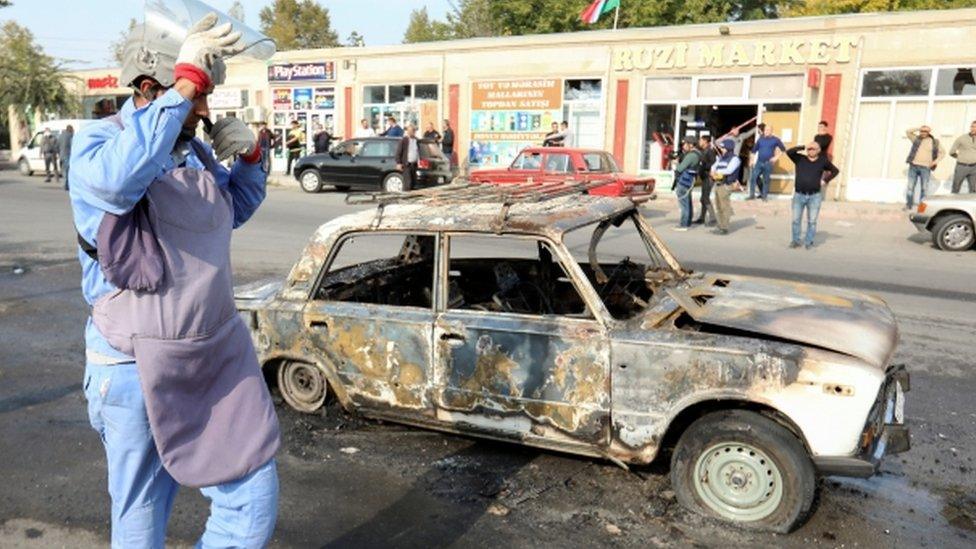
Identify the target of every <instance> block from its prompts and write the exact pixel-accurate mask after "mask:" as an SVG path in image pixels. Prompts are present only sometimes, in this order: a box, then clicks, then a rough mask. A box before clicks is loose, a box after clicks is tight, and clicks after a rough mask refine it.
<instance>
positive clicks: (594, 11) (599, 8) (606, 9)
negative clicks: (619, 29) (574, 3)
mask: <svg viewBox="0 0 976 549" xmlns="http://www.w3.org/2000/svg"><path fill="white" fill-rule="evenodd" d="M615 9H620V0H593V3H591V4H590V5H589V6H587V7H586V9H585V10H583V13H581V14H580V20H581V21H583V22H584V23H586V24H587V25H592V24H593V23H596V22H597V21H599V20H600V17H601V16H602V15H603V14H605V13H610V12H611V11H613V10H615Z"/></svg>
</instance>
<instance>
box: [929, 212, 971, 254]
mask: <svg viewBox="0 0 976 549" xmlns="http://www.w3.org/2000/svg"><path fill="white" fill-rule="evenodd" d="M932 242H933V243H934V244H935V245H936V247H938V248H939V249H940V250H946V251H949V252H959V251H963V250H968V249H969V248H972V247H973V242H976V232H974V231H973V221H972V220H971V219H969V218H968V217H966V216H965V215H962V214H952V215H947V216H945V217H942V218H941V219H939V220H938V221H936V223H935V227H933V228H932Z"/></svg>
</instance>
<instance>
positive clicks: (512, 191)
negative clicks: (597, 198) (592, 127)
mask: <svg viewBox="0 0 976 549" xmlns="http://www.w3.org/2000/svg"><path fill="white" fill-rule="evenodd" d="M612 182H613V181H611V180H598V181H585V182H574V181H573V180H571V179H568V180H566V181H558V182H555V183H511V184H501V185H495V184H491V183H478V182H472V181H465V180H460V181H455V182H452V183H450V184H447V185H443V186H440V187H431V188H429V189H421V190H418V191H410V192H405V193H391V192H361V193H351V194H348V195H346V204H350V205H357V204H376V210H377V211H376V221H375V225H379V223H380V220H381V219H382V217H383V208H384V207H385V206H387V205H388V204H424V205H430V206H445V205H452V204H456V205H460V204H498V205H499V206H500V210H499V212H498V218H497V219H496V220H495V221H494V222H493V223H492V228H493V229H494V230H495V231H501V230H502V229H504V227H505V222H506V220H507V219H508V212H509V210H510V209H511V206H512V205H513V204H534V203H539V202H545V201H548V200H554V199H557V198H563V197H566V196H572V195H581V194H586V193H588V192H589V191H590V189H594V188H596V187H602V186H604V185H607V184H610V183H612Z"/></svg>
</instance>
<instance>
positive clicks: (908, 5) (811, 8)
mask: <svg viewBox="0 0 976 549" xmlns="http://www.w3.org/2000/svg"><path fill="white" fill-rule="evenodd" d="M974 6H976V0H805V1H804V2H801V3H800V4H799V5H797V6H794V7H793V8H791V9H790V10H789V11H788V15H790V16H800V15H834V14H841V13H867V12H879V11H908V10H935V9H952V8H971V7H974Z"/></svg>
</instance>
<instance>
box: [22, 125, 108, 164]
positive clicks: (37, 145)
mask: <svg viewBox="0 0 976 549" xmlns="http://www.w3.org/2000/svg"><path fill="white" fill-rule="evenodd" d="M91 122H93V121H92V120H82V119H73V120H71V119H65V120H50V121H48V122H42V123H41V124H39V125H38V126H37V130H36V131H35V132H34V135H33V136H32V137H31V140H30V141H28V142H27V145H26V146H25V147H24V148H22V149H21V150H20V155H19V156H18V157H17V169H19V170H20V173H21V174H23V175H33V174H34V172H40V171H43V170H44V154H43V153H42V152H41V141H42V140H43V139H44V130H46V129H50V130H51V133H53V134H54V135H55V136H58V135H59V134H60V133H61V132H62V131H64V129H65V128H67V127H68V126H71V127H72V128H74V130H75V132H77V131H78V130H80V129H81V128H82V127H83V126H85V125H86V124H90V123H91Z"/></svg>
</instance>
